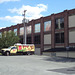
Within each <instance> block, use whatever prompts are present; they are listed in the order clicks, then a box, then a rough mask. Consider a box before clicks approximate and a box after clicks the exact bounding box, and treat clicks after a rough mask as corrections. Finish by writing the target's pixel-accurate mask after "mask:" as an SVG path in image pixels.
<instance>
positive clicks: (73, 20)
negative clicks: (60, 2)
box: [69, 15, 75, 27]
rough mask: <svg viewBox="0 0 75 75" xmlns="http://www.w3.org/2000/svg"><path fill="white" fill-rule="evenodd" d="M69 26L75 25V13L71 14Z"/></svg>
mask: <svg viewBox="0 0 75 75" xmlns="http://www.w3.org/2000/svg"><path fill="white" fill-rule="evenodd" d="M69 27H75V15H72V16H69Z"/></svg>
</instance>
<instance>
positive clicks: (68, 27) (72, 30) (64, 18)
mask: <svg viewBox="0 0 75 75" xmlns="http://www.w3.org/2000/svg"><path fill="white" fill-rule="evenodd" d="M26 25H27V43H28V44H35V47H36V50H40V54H42V52H43V51H46V50H51V51H52V50H54V49H60V50H61V49H63V48H66V47H75V9H72V10H64V11H63V12H60V13H57V14H51V15H50V16H47V17H41V18H39V19H36V20H31V21H30V22H29V23H28V24H26ZM11 30H12V31H14V32H15V34H16V35H18V36H19V37H20V43H23V39H24V38H23V35H24V25H23V24H17V25H14V26H11V27H6V28H3V29H1V30H0V38H1V35H2V33H5V32H6V31H11Z"/></svg>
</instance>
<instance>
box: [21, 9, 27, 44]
mask: <svg viewBox="0 0 75 75" xmlns="http://www.w3.org/2000/svg"><path fill="white" fill-rule="evenodd" d="M26 11H27V10H24V14H22V15H23V16H24V18H23V23H24V38H23V43H24V44H26V24H25V23H26V20H25V13H26Z"/></svg>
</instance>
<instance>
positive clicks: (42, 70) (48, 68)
mask: <svg viewBox="0 0 75 75" xmlns="http://www.w3.org/2000/svg"><path fill="white" fill-rule="evenodd" d="M0 75H75V59H69V58H59V57H49V56H37V55H30V56H24V55H18V56H0Z"/></svg>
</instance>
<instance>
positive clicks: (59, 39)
mask: <svg viewBox="0 0 75 75" xmlns="http://www.w3.org/2000/svg"><path fill="white" fill-rule="evenodd" d="M55 43H64V32H62V33H55Z"/></svg>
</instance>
